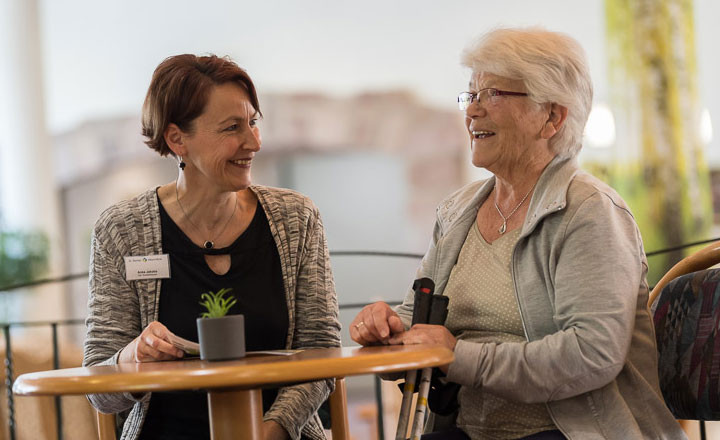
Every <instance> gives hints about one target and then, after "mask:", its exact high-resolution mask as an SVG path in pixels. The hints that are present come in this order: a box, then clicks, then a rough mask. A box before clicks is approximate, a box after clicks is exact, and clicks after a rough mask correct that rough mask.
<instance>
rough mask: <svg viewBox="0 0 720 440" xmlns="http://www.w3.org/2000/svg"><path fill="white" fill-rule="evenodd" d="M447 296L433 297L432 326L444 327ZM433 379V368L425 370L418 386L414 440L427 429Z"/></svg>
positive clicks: (430, 320)
mask: <svg viewBox="0 0 720 440" xmlns="http://www.w3.org/2000/svg"><path fill="white" fill-rule="evenodd" d="M449 300H450V299H449V298H448V297H447V296H441V295H432V303H431V306H430V316H429V318H428V321H427V323H428V324H431V325H444V324H445V318H447V313H448V302H449ZM431 379H432V368H423V369H422V375H421V377H420V385H419V386H418V398H417V403H416V404H415V418H414V419H413V427H412V431H411V435H410V438H411V439H412V440H420V436H422V433H423V429H424V428H425V413H426V412H427V408H428V394H429V393H430V380H431Z"/></svg>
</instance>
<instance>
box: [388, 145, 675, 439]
mask: <svg viewBox="0 0 720 440" xmlns="http://www.w3.org/2000/svg"><path fill="white" fill-rule="evenodd" d="M494 184H495V180H494V178H491V179H489V180H486V181H481V182H475V183H472V184H470V185H468V186H466V187H464V188H462V189H460V190H459V191H457V192H455V193H454V194H452V195H451V196H450V197H448V198H447V199H446V200H445V201H443V202H442V203H441V204H440V205H439V208H438V210H437V221H436V223H435V229H434V233H433V239H432V242H431V243H430V248H429V250H428V252H427V253H426V255H425V257H424V258H423V261H422V263H421V266H420V269H419V271H418V275H417V276H418V278H419V277H429V278H432V279H433V280H434V281H435V284H436V293H437V294H442V293H443V291H444V289H445V287H446V285H447V281H448V278H449V276H450V271H451V270H452V268H453V266H454V265H455V263H456V261H457V258H458V255H459V253H460V249H461V248H462V245H463V243H464V241H465V238H466V237H467V234H468V231H469V228H470V227H471V226H472V225H473V224H474V222H475V221H476V216H477V212H478V209H479V207H480V205H481V204H482V202H483V201H484V200H485V199H486V198H487V197H488V194H489V193H490V191H491V190H492V188H493V186H494ZM510 269H511V276H512V280H513V285H514V289H515V294H516V297H517V300H518V305H519V309H520V315H521V318H522V322H523V328H524V330H525V335H526V338H527V341H528V342H523V343H506V344H490V343H472V342H466V341H458V343H457V346H456V348H455V361H454V362H453V363H452V364H451V365H450V367H449V370H448V376H447V377H448V380H450V381H452V382H456V383H459V384H461V385H463V386H467V387H473V388H476V389H477V392H488V393H492V394H496V395H499V396H501V397H504V398H506V399H511V400H516V401H520V402H526V403H538V402H542V403H546V405H547V408H548V412H549V413H550V416H551V417H552V419H553V421H554V422H555V424H556V425H557V427H558V428H559V429H560V430H561V431H562V432H563V433H564V434H565V436H566V437H567V438H569V439H572V440H594V439H668V440H669V439H673V440H676V439H684V438H686V437H685V434H684V433H683V431H682V430H681V429H680V426H679V425H678V424H677V423H676V422H675V420H674V418H673V416H672V415H671V413H670V412H669V411H668V409H667V408H666V406H665V404H664V401H663V398H662V395H661V393H660V389H659V384H658V370H657V352H656V347H655V333H654V329H653V323H652V320H651V317H650V314H649V312H648V309H647V300H648V286H647V281H646V274H647V261H646V259H645V254H644V251H643V245H642V240H641V238H640V233H639V231H638V228H637V225H636V224H635V220H634V218H633V216H632V214H631V213H630V211H629V209H628V208H627V206H626V204H625V202H624V201H623V200H622V199H621V198H620V196H618V194H617V193H616V192H615V191H614V190H612V189H611V188H610V187H608V186H607V185H605V184H604V183H602V182H600V181H599V180H597V179H595V178H594V177H592V176H590V175H588V174H587V173H585V172H582V171H580V170H579V169H578V168H577V164H576V163H575V161H574V160H562V159H558V158H556V159H554V160H553V161H552V162H551V163H550V164H549V165H548V166H547V168H546V169H545V171H544V172H543V174H542V175H541V177H540V179H539V180H538V183H537V187H536V189H535V193H534V194H533V197H532V200H531V201H530V206H529V209H528V213H527V216H526V218H525V222H524V224H523V226H522V231H521V234H520V238H519V240H518V243H517V244H516V246H515V248H514V249H513V253H512V259H511V268H510ZM412 299H413V296H412V292H409V293H408V295H407V296H406V298H405V301H404V304H403V305H401V306H400V307H398V313H399V314H400V315H401V318H402V319H403V321H404V322H405V323H406V325H407V324H408V323H409V322H410V319H411V318H412Z"/></svg>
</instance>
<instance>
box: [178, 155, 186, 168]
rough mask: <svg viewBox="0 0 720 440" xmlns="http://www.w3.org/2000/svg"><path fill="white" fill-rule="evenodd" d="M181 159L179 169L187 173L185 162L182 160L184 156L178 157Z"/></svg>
mask: <svg viewBox="0 0 720 440" xmlns="http://www.w3.org/2000/svg"><path fill="white" fill-rule="evenodd" d="M178 157H179V158H180V162H178V168H180V170H181V171H185V162H183V160H182V156H178Z"/></svg>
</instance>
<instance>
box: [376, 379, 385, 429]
mask: <svg viewBox="0 0 720 440" xmlns="http://www.w3.org/2000/svg"><path fill="white" fill-rule="evenodd" d="M375 403H376V404H377V425H378V440H385V423H384V421H383V401H382V382H381V381H380V377H379V376H378V375H375Z"/></svg>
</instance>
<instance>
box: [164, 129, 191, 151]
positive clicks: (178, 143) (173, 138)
mask: <svg viewBox="0 0 720 440" xmlns="http://www.w3.org/2000/svg"><path fill="white" fill-rule="evenodd" d="M183 137H184V133H183V131H182V130H181V129H180V127H178V126H177V125H175V124H173V123H172V122H171V123H170V124H168V126H167V128H165V133H163V138H165V143H167V145H168V147H169V148H170V150H172V152H173V153H175V155H176V156H185V153H186V149H185V145H184V144H183Z"/></svg>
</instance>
